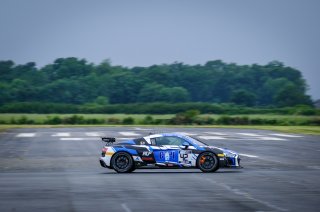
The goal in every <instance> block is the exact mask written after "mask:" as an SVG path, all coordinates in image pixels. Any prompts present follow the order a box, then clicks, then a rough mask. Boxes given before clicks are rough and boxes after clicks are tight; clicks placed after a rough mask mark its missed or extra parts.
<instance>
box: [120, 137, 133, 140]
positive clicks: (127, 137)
mask: <svg viewBox="0 0 320 212" xmlns="http://www.w3.org/2000/svg"><path fill="white" fill-rule="evenodd" d="M132 139H134V138H128V137H127V138H116V141H117V140H132Z"/></svg>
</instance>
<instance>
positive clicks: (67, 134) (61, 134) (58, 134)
mask: <svg viewBox="0 0 320 212" xmlns="http://www.w3.org/2000/svg"><path fill="white" fill-rule="evenodd" d="M51 136H53V137H68V136H70V133H68V132H61V133H56V134H53V135H51Z"/></svg>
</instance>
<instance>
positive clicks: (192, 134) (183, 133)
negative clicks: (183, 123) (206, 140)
mask: <svg viewBox="0 0 320 212" xmlns="http://www.w3.org/2000/svg"><path fill="white" fill-rule="evenodd" d="M177 133H180V134H182V135H189V136H194V135H197V134H194V133H188V132H177Z"/></svg>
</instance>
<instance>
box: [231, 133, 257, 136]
mask: <svg viewBox="0 0 320 212" xmlns="http://www.w3.org/2000/svg"><path fill="white" fill-rule="evenodd" d="M237 134H239V135H245V136H261V135H259V134H255V133H237Z"/></svg>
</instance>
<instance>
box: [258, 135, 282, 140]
mask: <svg viewBox="0 0 320 212" xmlns="http://www.w3.org/2000/svg"><path fill="white" fill-rule="evenodd" d="M258 138H259V139H261V140H268V141H286V140H287V139H284V138H276V137H267V136H264V137H258Z"/></svg>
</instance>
